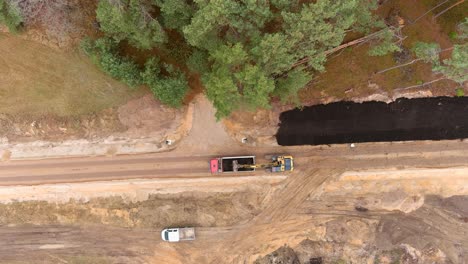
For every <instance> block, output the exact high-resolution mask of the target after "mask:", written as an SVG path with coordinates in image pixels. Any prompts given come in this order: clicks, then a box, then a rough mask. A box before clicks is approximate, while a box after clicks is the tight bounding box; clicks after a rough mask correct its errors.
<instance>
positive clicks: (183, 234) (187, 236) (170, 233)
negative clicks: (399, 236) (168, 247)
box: [161, 227, 195, 242]
mask: <svg viewBox="0 0 468 264" xmlns="http://www.w3.org/2000/svg"><path fill="white" fill-rule="evenodd" d="M161 238H162V240H164V241H168V242H179V241H186V240H195V228H193V227H184V228H165V229H163V230H162V231H161Z"/></svg>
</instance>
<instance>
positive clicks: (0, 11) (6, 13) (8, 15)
mask: <svg viewBox="0 0 468 264" xmlns="http://www.w3.org/2000/svg"><path fill="white" fill-rule="evenodd" d="M22 22H23V18H22V17H21V12H20V10H19V8H18V5H17V4H16V3H14V2H11V1H8V0H0V24H4V25H6V26H7V27H8V30H10V32H12V33H17V32H18V30H19V29H20V27H21V23H22Z"/></svg>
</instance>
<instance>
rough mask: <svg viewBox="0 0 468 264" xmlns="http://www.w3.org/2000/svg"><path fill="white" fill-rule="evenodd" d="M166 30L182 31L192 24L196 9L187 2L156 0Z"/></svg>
mask: <svg viewBox="0 0 468 264" xmlns="http://www.w3.org/2000/svg"><path fill="white" fill-rule="evenodd" d="M155 3H156V5H157V6H159V8H160V10H161V15H162V18H163V23H164V26H165V27H166V28H171V29H177V30H182V28H183V27H184V26H186V25H188V24H189V23H190V18H191V17H192V15H193V12H194V9H193V7H192V6H190V5H189V4H187V1H185V0H155Z"/></svg>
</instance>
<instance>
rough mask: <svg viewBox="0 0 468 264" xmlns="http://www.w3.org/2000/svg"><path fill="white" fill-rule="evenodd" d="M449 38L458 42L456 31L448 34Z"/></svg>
mask: <svg viewBox="0 0 468 264" xmlns="http://www.w3.org/2000/svg"><path fill="white" fill-rule="evenodd" d="M448 36H449V38H450V39H451V40H456V39H458V33H457V32H455V31H452V32H450V33H449V34H448Z"/></svg>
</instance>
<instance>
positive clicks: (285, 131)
mask: <svg viewBox="0 0 468 264" xmlns="http://www.w3.org/2000/svg"><path fill="white" fill-rule="evenodd" d="M280 122H281V123H280V128H279V130H278V132H277V134H276V140H277V141H278V144H279V145H283V146H292V145H321V144H339V143H356V142H381V141H407V140H442V139H460V138H468V97H457V98H453V97H434V98H417V99H406V98H402V99H398V100H396V101H395V102H392V103H389V104H386V103H383V102H364V103H354V102H337V103H331V104H327V105H315V106H310V107H306V108H303V109H294V110H291V111H287V112H283V113H282V114H281V116H280Z"/></svg>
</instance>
